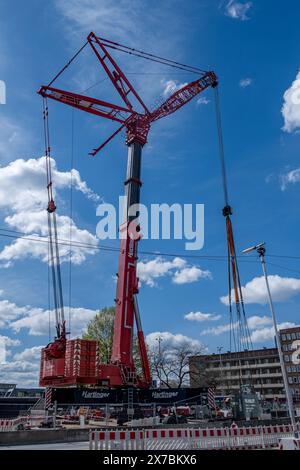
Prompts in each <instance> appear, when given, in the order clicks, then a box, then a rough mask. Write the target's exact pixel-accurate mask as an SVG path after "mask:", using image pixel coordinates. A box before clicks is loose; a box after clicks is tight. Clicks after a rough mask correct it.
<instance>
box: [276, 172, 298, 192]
mask: <svg viewBox="0 0 300 470" xmlns="http://www.w3.org/2000/svg"><path fill="white" fill-rule="evenodd" d="M299 182H300V168H296V169H295V170H291V171H288V172H287V173H285V174H282V175H280V187H281V190H282V191H285V190H286V188H287V186H288V185H289V184H296V183H299Z"/></svg>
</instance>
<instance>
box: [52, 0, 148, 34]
mask: <svg viewBox="0 0 300 470" xmlns="http://www.w3.org/2000/svg"><path fill="white" fill-rule="evenodd" d="M55 4H56V7H57V9H58V10H59V12H60V14H62V15H63V16H64V17H65V18H66V20H68V22H70V24H71V25H72V28H73V35H74V30H77V32H79V33H83V34H85V35H87V34H88V33H89V32H90V31H92V30H94V31H95V33H97V31H99V32H100V30H101V35H103V36H104V37H106V35H109V36H110V35H111V34H112V32H113V35H114V38H115V39H117V40H119V39H123V38H124V36H127V37H130V36H132V35H135V32H136V30H137V23H136V17H137V12H138V11H139V10H140V9H141V4H140V3H139V2H136V1H135V0H130V1H129V0H119V1H118V2H114V1H111V0H102V1H101V2H99V1H98V0H55ZM65 26H66V25H65ZM67 26H69V25H68V23H67ZM70 30H71V28H70ZM70 32H71V31H70Z"/></svg>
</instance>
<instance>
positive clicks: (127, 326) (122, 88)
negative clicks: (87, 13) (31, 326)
mask: <svg viewBox="0 0 300 470" xmlns="http://www.w3.org/2000/svg"><path fill="white" fill-rule="evenodd" d="M87 43H88V44H89V45H90V47H91V48H92V50H93V52H94V53H95V55H96V57H97V59H98V60H99V62H100V64H101V66H102V67H103V69H104V71H105V73H106V74H107V76H108V78H109V79H110V81H111V83H112V84H113V86H114V87H115V89H116V91H117V93H118V94H119V96H120V98H121V100H122V102H123V104H122V105H117V104H112V103H109V102H106V101H103V100H99V99H95V98H91V97H88V96H85V95H80V94H78V93H72V92H69V91H64V90H60V89H58V88H53V87H52V86H42V87H41V88H40V90H39V92H38V93H39V94H40V95H42V96H43V97H44V98H46V99H47V98H50V99H53V100H55V101H59V102H61V103H62V104H67V105H69V106H72V107H74V108H76V109H80V110H82V111H85V112H88V113H90V114H94V115H97V116H100V117H104V118H106V119H109V120H111V121H114V122H118V123H119V124H121V126H120V127H119V128H118V129H117V130H116V131H115V132H114V133H113V134H112V135H111V136H110V137H109V138H108V139H106V140H105V142H104V143H102V144H101V145H100V146H99V147H97V148H95V149H94V150H93V151H92V152H91V154H92V155H96V154H97V153H98V152H99V150H101V149H102V148H103V147H104V146H105V145H106V144H107V143H108V142H110V141H111V140H112V139H113V137H115V136H116V135H117V134H118V133H119V132H120V131H121V130H122V129H123V128H125V129H126V144H127V145H128V146H129V147H130V146H131V145H138V144H139V145H140V146H141V147H143V146H144V145H145V144H146V142H147V136H148V133H149V131H150V126H151V124H152V122H155V121H157V120H158V119H161V118H163V117H166V116H168V115H170V114H172V113H174V112H175V111H177V110H178V109H180V108H181V107H182V106H184V105H185V104H187V103H188V102H189V101H191V100H192V99H193V98H194V97H195V96H197V95H198V94H199V93H201V92H202V91H204V90H205V89H206V88H208V87H216V86H217V77H216V75H215V74H214V72H212V71H209V72H203V73H202V74H201V76H200V78H199V79H198V80H195V81H193V82H191V83H189V84H187V85H185V86H184V87H182V88H181V89H179V90H177V91H175V93H173V94H172V95H171V96H170V97H168V98H167V99H166V100H165V102H164V103H162V104H161V105H160V106H158V107H157V109H155V110H154V111H152V112H150V111H149V109H148V108H147V106H146V104H145V103H144V102H143V100H142V99H141V97H140V96H139V94H138V93H137V91H136V90H135V89H134V87H133V86H132V84H131V83H130V82H129V80H128V78H127V77H126V76H125V74H124V73H123V71H122V70H121V69H120V67H119V66H118V64H117V63H116V62H115V60H114V59H113V57H112V56H111V54H110V53H109V52H108V49H107V47H113V48H116V47H115V46H112V45H114V43H112V42H110V41H106V40H104V39H102V38H99V37H97V36H96V35H95V34H94V33H90V34H89V36H88V38H87ZM153 57H154V56H153ZM174 63H175V62H174ZM63 70H64V69H63ZM200 73H201V72H200V70H199V74H200ZM53 81H54V80H53ZM53 81H52V82H51V84H52V83H53ZM133 102H134V103H135V104H133ZM136 106H137V107H138V109H139V110H140V109H141V110H142V112H140V111H139V110H138V109H135V107H136ZM130 182H131V183H135V184H138V185H140V184H141V183H140V181H138V182H137V181H133V179H131V181H130ZM129 227H130V224H129V221H128V220H127V221H126V223H125V224H124V225H123V226H122V227H121V228H120V231H121V232H123V234H125V236H124V237H123V239H122V240H121V248H120V256H119V270H118V283H117V294H116V317H115V325H114V338H113V351H112V357H111V363H110V364H108V365H106V364H100V365H99V367H98V368H97V371H96V372H95V377H91V378H90V382H89V383H91V384H92V383H99V384H102V385H108V386H111V387H119V386H122V385H134V386H139V387H149V386H150V384H151V373H150V366H149V361H148V356H147V349H146V344H145V339H144V334H143V331H142V328H141V324H140V320H138V321H139V325H138V341H139V350H140V355H141V364H142V369H143V377H137V375H136V370H135V364H134V360H133V327H134V321H135V310H134V309H135V307H134V298H135V296H136V294H137V293H138V278H137V273H136V268H137V245H138V241H139V240H138V239H136V238H134V237H131V236H130V233H129V231H130V229H129ZM136 321H137V319H136ZM76 345H80V347H81V348H84V347H85V346H84V343H83V342H82V343H78V342H77V343H76V342H72V343H71V342H70V341H67V343H66V355H65V358H64V359H65V360H66V371H68V375H67V376H66V377H65V384H69V383H87V382H85V377H82V376H81V374H83V372H84V371H85V373H84V374H83V375H84V376H85V375H86V373H90V371H91V369H88V368H87V367H88V366H87V362H88V361H87V358H85V360H86V361H87V362H86V363H85V364H82V363H81V362H80V366H78V364H76V366H75V365H74V364H73V365H72V366H70V365H68V364H69V363H68V361H70V354H73V353H74V351H75V349H72V348H71V346H72V347H73V348H75V347H77V346H76ZM69 351H72V353H69ZM81 351H83V349H82V350H81ZM86 353H87V355H88V356H90V355H91V356H93V354H94V351H93V354H92V351H91V349H90V350H88V348H87V349H86ZM45 360H46V361H47V359H45V355H43V353H42V365H41V366H42V371H43V370H44V364H43V361H45ZM80 361H81V359H80ZM95 364H96V362H95ZM93 367H94V365H93ZM77 372H78V375H77ZM73 373H75V374H74V376H71V375H70V374H73ZM49 380H50V379H49ZM47 381H48V377H45V376H43V374H42V376H41V385H46V384H47V383H46V382H47ZM48 382H49V381H48ZM60 383H62V382H61V380H60V378H58V377H57V378H55V377H53V382H52V384H53V385H59V384H60Z"/></svg>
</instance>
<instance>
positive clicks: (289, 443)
mask: <svg viewBox="0 0 300 470" xmlns="http://www.w3.org/2000/svg"><path fill="white" fill-rule="evenodd" d="M279 450H300V439H294V438H292V437H285V438H283V439H280V440H279Z"/></svg>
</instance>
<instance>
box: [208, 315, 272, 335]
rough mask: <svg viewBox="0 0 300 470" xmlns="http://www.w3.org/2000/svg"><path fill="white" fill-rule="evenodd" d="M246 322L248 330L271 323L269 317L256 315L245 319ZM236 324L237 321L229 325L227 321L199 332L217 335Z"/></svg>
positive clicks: (234, 326)
mask: <svg viewBox="0 0 300 470" xmlns="http://www.w3.org/2000/svg"><path fill="white" fill-rule="evenodd" d="M247 323H248V328H249V330H256V329H261V328H264V327H265V326H267V325H271V324H272V318H271V317H267V316H264V317H259V316H258V315H253V316H252V317H249V318H248V319H247ZM237 327H238V325H237V323H235V324H233V325H230V324H229V323H228V324H226V325H218V326H216V327H213V328H207V329H206V330H204V331H202V332H201V335H213V336H219V335H221V334H223V333H227V332H228V331H230V329H231V328H237Z"/></svg>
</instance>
